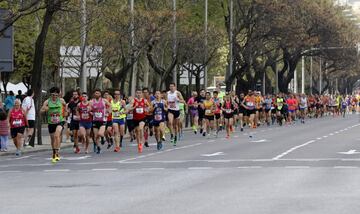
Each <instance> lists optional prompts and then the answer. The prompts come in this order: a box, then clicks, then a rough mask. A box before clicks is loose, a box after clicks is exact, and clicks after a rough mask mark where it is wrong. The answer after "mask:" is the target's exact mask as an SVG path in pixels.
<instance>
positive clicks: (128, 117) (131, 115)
mask: <svg viewBox="0 0 360 214" xmlns="http://www.w3.org/2000/svg"><path fill="white" fill-rule="evenodd" d="M133 118H134V115H133V114H128V115H127V116H126V119H128V120H132V119H133Z"/></svg>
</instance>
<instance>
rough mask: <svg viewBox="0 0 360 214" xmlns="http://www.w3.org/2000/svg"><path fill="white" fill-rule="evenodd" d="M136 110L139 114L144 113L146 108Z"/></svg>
mask: <svg viewBox="0 0 360 214" xmlns="http://www.w3.org/2000/svg"><path fill="white" fill-rule="evenodd" d="M135 112H136V113H138V114H143V113H144V108H136V109H135Z"/></svg>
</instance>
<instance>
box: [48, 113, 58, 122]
mask: <svg viewBox="0 0 360 214" xmlns="http://www.w3.org/2000/svg"><path fill="white" fill-rule="evenodd" d="M50 120H51V123H54V124H55V123H60V116H59V115H56V114H55V115H51V119H50Z"/></svg>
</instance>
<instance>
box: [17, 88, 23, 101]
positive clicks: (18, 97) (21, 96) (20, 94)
mask: <svg viewBox="0 0 360 214" xmlns="http://www.w3.org/2000/svg"><path fill="white" fill-rule="evenodd" d="M16 99H19V100H20V101H21V102H22V101H23V100H24V95H23V94H22V91H21V90H18V95H16Z"/></svg>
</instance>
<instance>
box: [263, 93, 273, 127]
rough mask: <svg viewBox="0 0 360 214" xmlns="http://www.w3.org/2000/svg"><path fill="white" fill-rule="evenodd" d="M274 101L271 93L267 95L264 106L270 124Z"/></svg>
mask: <svg viewBox="0 0 360 214" xmlns="http://www.w3.org/2000/svg"><path fill="white" fill-rule="evenodd" d="M272 102H273V100H272V98H271V96H270V95H267V96H265V99H264V105H263V108H264V111H265V122H266V124H267V125H268V126H270V119H271V107H272Z"/></svg>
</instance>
